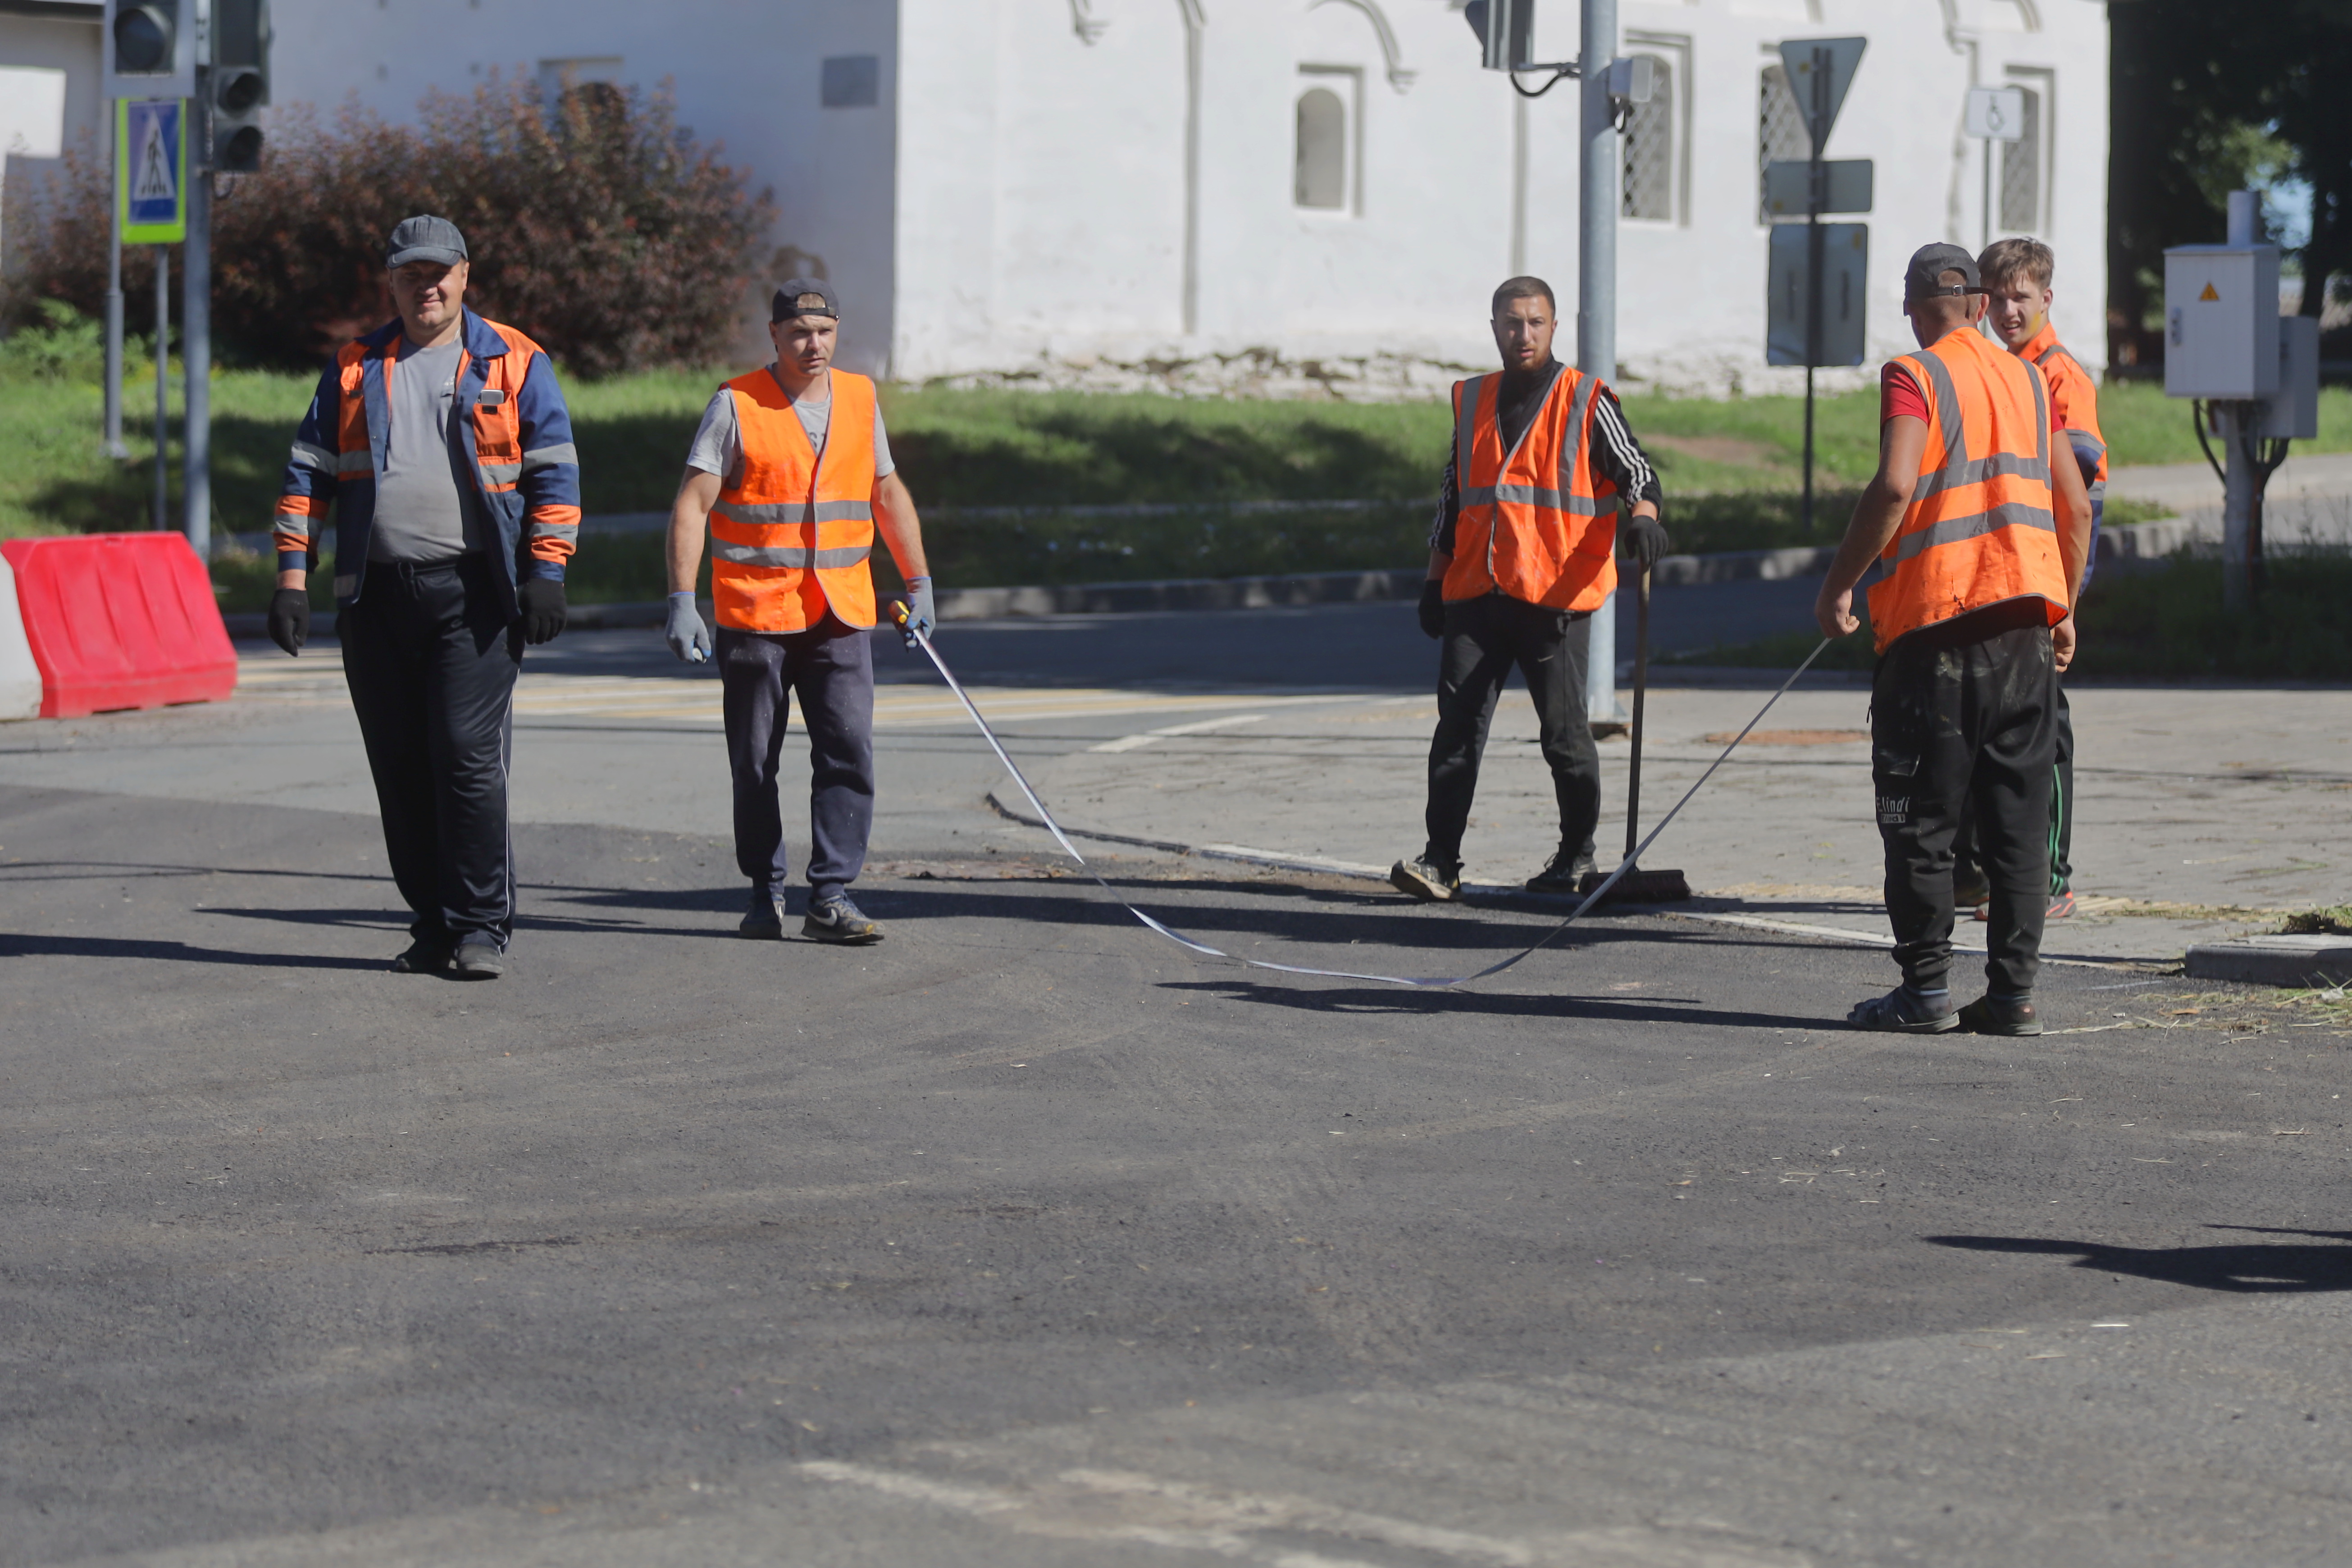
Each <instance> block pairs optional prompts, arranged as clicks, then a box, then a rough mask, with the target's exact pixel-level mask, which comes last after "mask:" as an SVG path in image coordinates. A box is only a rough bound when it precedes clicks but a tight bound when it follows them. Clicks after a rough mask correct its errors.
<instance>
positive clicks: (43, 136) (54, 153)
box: [0, 6, 106, 202]
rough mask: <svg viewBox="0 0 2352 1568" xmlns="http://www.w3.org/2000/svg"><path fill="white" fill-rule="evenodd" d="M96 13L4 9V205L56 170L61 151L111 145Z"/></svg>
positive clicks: (0, 108) (0, 31)
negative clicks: (85, 18)
mask: <svg viewBox="0 0 2352 1568" xmlns="http://www.w3.org/2000/svg"><path fill="white" fill-rule="evenodd" d="M98 15H99V12H98V8H97V7H96V6H92V7H91V16H92V18H93V19H92V20H91V21H89V22H82V21H79V20H76V19H73V18H70V17H57V16H13V15H10V14H8V13H5V12H0V202H5V200H7V193H8V192H10V191H14V193H15V194H16V196H18V197H22V196H23V195H26V188H27V187H28V186H35V185H37V183H38V182H39V181H41V180H43V179H46V178H47V177H48V176H49V175H50V174H54V173H56V172H57V170H58V166H59V165H58V154H59V153H67V152H73V153H79V154H81V155H83V156H86V157H95V156H97V155H98V154H99V153H100V152H101V150H102V149H103V148H104V147H105V146H106V142H105V141H104V139H103V137H104V130H105V124H104V121H103V120H102V119H101V110H103V108H104V103H103V100H100V97H99V96H98V89H99V67H100V59H99V41H100V39H99V30H98V26H97V25H96V21H95V18H96V17H97V16H98ZM11 148H16V149H19V150H18V151H16V152H11V151H10V149H11Z"/></svg>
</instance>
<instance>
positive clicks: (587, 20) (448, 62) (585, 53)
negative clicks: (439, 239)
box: [272, 0, 898, 370]
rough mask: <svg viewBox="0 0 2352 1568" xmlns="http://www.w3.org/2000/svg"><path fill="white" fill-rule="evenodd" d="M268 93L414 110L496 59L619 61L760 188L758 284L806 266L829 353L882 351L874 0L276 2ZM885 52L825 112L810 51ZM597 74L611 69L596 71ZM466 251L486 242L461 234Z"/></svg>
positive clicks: (886, 153) (756, 343)
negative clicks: (832, 332) (837, 337)
mask: <svg viewBox="0 0 2352 1568" xmlns="http://www.w3.org/2000/svg"><path fill="white" fill-rule="evenodd" d="M272 19H273V22H274V24H275V26H276V28H277V45H276V48H275V51H274V55H273V61H272V63H273V67H274V69H273V72H272V77H273V81H274V83H275V93H276V98H277V100H278V103H280V104H283V103H286V102H289V101H290V100H295V99H298V98H304V97H307V98H309V99H310V100H312V101H314V102H316V103H317V104H319V106H320V108H321V109H322V110H325V111H326V112H328V113H331V112H332V111H333V110H334V109H335V108H336V107H337V106H338V105H339V104H341V102H343V101H344V100H346V98H347V97H356V98H357V99H358V100H359V101H361V102H362V103H363V104H366V105H367V106H369V107H370V108H373V109H374V110H378V111H379V112H381V113H383V114H384V115H385V116H387V117H388V118H391V119H394V120H396V121H405V120H410V119H413V118H414V116H415V110H416V105H417V102H418V100H420V99H421V98H423V97H424V96H425V93H426V92H427V91H428V90H431V89H436V88H438V89H442V90H444V91H450V92H467V91H471V90H472V89H473V88H474V87H475V86H476V85H477V84H478V83H479V82H480V81H481V80H482V79H484V77H485V75H486V74H487V73H488V72H489V71H492V70H495V69H501V68H503V69H506V70H509V71H514V70H520V71H521V72H523V73H524V74H525V75H527V76H536V75H538V74H539V71H540V64H541V61H543V60H550V59H594V60H609V59H612V58H618V59H619V60H620V61H621V62H622V63H621V68H620V69H619V71H618V73H617V76H618V79H620V80H622V81H625V82H628V83H633V84H635V85H638V86H641V87H644V88H646V89H653V88H656V87H658V86H660V85H662V83H663V82H664V81H665V79H667V81H668V82H669V83H670V85H671V87H672V89H673V90H674V92H675V94H676V97H677V106H678V121H679V123H681V124H682V125H685V126H687V127H688V128H689V129H691V130H692V131H693V132H695V134H696V135H697V136H698V137H699V138H701V139H702V140H703V141H704V142H711V141H718V142H723V143H724V151H723V154H722V155H723V157H724V159H725V160H726V161H727V162H728V163H733V164H735V165H737V166H738V167H741V168H744V169H746V170H747V171H748V172H749V174H750V175H751V188H752V189H753V190H755V191H756V190H759V189H760V188H761V187H762V186H768V187H772V189H773V191H774V194H775V197H776V201H777V204H778V205H779V207H780V208H781V210H782V216H780V217H779V218H778V220H777V223H776V226H775V228H774V230H773V233H772V244H773V246H774V247H775V248H776V250H777V251H778V252H780V253H781V252H782V251H784V250H785V248H786V247H793V248H794V249H796V250H797V251H798V252H799V253H800V254H799V255H783V254H779V255H777V256H776V257H774V258H772V260H771V261H770V263H769V264H768V265H767V267H766V268H765V269H764V270H765V271H766V272H768V273H770V274H772V277H768V278H766V279H763V282H764V283H765V284H766V285H768V286H772V284H773V283H774V282H776V281H781V280H782V278H783V277H784V276H786V275H788V274H789V273H790V272H791V271H793V270H795V269H800V268H804V269H806V270H808V271H811V272H821V273H822V274H823V275H824V277H825V278H826V279H827V280H828V281H830V282H832V283H833V284H834V285H835V289H837V290H838V292H839V295H840V298H841V301H842V310H843V313H844V319H843V322H842V363H844V364H845V366H848V367H850V368H855V369H861V370H877V369H879V368H881V367H882V365H883V363H884V361H885V360H886V358H887V353H888V347H889V342H890V332H891V309H892V302H893V300H894V299H895V297H896V279H895V278H894V276H893V265H894V259H895V256H894V249H893V246H892V243H891V235H890V223H891V205H892V177H893V176H892V168H893V163H894V158H895V153H894V135H893V132H894V128H895V125H896V116H897V112H898V103H897V92H896V87H897V68H896V59H895V53H896V32H897V25H898V22H897V16H896V14H895V7H894V6H892V5H890V4H888V3H887V0H666V3H665V4H663V5H626V4H614V3H605V0H599V3H596V4H585V3H579V0H574V3H571V4H565V3H563V0H302V3H300V4H292V5H289V4H285V3H284V0H280V4H278V5H276V6H274V7H273V9H272ZM849 54H871V55H876V56H878V57H879V58H880V95H879V101H878V102H877V104H876V105H875V106H874V107H872V108H843V109H825V108H823V107H822V106H821V105H820V102H819V96H818V80H819V73H820V66H821V62H822V60H823V59H824V58H825V57H826V56H831V55H849ZM593 74H595V75H598V76H600V77H601V76H604V75H605V74H607V73H606V72H605V71H604V70H603V69H602V68H598V69H596V70H595V71H594V72H593ZM467 242H468V244H469V245H471V246H472V247H475V248H476V249H477V250H480V249H483V248H486V247H489V246H493V245H495V244H496V243H497V237H496V236H495V235H468V236H467ZM756 292H757V293H758V300H757V301H756V308H754V306H755V302H754V301H752V300H748V299H747V302H746V312H745V318H744V336H743V342H742V343H741V345H740V354H741V355H742V357H743V358H744V359H745V360H746V361H747V363H758V361H759V360H761V359H764V358H765V357H767V353H768V351H767V346H766V338H765V334H764V331H762V329H761V323H762V322H764V321H766V310H765V300H766V289H765V288H764V287H763V288H761V289H758V290H756Z"/></svg>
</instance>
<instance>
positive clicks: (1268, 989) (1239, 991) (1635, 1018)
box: [1161, 959, 1831, 1029]
mask: <svg viewBox="0 0 2352 1568" xmlns="http://www.w3.org/2000/svg"><path fill="white" fill-rule="evenodd" d="M1333 962H1335V963H1339V962H1344V960H1342V959H1335V960H1333ZM1161 988H1162V989H1164V990H1169V991H1207V992H1213V993H1215V994H1218V995H1219V996H1222V997H1223V998H1224V999H1225V1000H1227V1001H1230V1002H1261V1003H1265V1004H1266V1005H1270V1006H1276V1007H1288V1008H1291V1009H1293V1010H1294V1011H1297V1012H1304V1013H1385V1014H1406V1015H1428V1014H1436V1013H1447V1014H1471V1015H1476V1016H1486V1017H1496V1018H1507V1017H1532V1018H1562V1017H1572V1018H1591V1019H1595V1020H1599V1021H1604V1022H1608V1023H1616V1024H1704V1025H1710V1026H1717V1027H1720V1028H1727V1029H1763V1028H1774V1029H1819V1028H1823V1027H1826V1026H1829V1024H1830V1023H1831V1020H1830V1019H1828V1018H1826V1017H1809V1018H1808V1017H1793V1016H1788V1015H1786V1014H1780V1013H1757V1012H1749V1011H1745V1010H1733V1009H1725V1008H1717V1007H1707V1006H1703V1005H1700V1004H1699V1002H1698V1001H1697V1000H1696V998H1694V999H1692V1000H1691V1001H1689V1002H1687V1003H1684V1002H1679V1001H1676V1000H1674V999H1671V998H1665V997H1659V998H1654V999H1648V998H1645V999H1643V1000H1642V1001H1638V1002H1636V1001H1627V1000H1621V999H1614V998H1609V997H1598V996H1579V995H1576V994H1573V993H1572V992H1570V993H1560V994H1552V995H1545V996H1496V995H1493V994H1488V993H1486V992H1479V991H1407V990H1404V989H1402V988H1401V987H1400V988H1399V989H1396V990H1387V989H1382V990H1377V991H1375V990H1369V989H1367V990H1349V991H1301V990H1298V989H1297V988H1296V987H1295V986H1290V985H1283V984H1260V983H1258V982H1256V981H1254V980H1171V981H1163V982H1162V983H1161Z"/></svg>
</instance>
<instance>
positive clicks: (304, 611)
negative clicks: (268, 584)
mask: <svg viewBox="0 0 2352 1568" xmlns="http://www.w3.org/2000/svg"><path fill="white" fill-rule="evenodd" d="M269 640H270V641H271V642H274V643H276V644H277V645H278V647H282V648H284V649H285V650H286V652H287V654H288V656H289V657H290V658H300V657H301V653H302V645H303V644H304V643H306V642H309V641H310V594H309V593H308V592H307V591H305V590H303V589H300V588H280V589H278V592H276V593H275V594H272V595H269Z"/></svg>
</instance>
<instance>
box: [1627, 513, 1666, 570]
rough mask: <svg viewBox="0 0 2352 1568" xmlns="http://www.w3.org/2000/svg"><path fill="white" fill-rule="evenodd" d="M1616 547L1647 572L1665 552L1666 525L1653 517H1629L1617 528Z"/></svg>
mask: <svg viewBox="0 0 2352 1568" xmlns="http://www.w3.org/2000/svg"><path fill="white" fill-rule="evenodd" d="M1617 547H1618V548H1619V549H1620V550H1622V551H1623V552H1625V559H1626V560H1628V561H1631V562H1632V563H1633V564H1634V565H1636V566H1638V567H1640V568H1641V569H1642V570H1643V571H1644V572H1647V571H1648V570H1649V569H1650V568H1651V567H1653V566H1655V565H1656V564H1657V563H1658V558H1659V557H1660V556H1662V555H1664V553H1665V552H1666V525H1665V524H1664V523H1663V522H1660V521H1658V520H1657V519H1656V518H1654V517H1629V518H1627V519H1626V520H1625V521H1623V522H1622V524H1620V525H1619V526H1618V529H1617Z"/></svg>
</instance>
